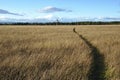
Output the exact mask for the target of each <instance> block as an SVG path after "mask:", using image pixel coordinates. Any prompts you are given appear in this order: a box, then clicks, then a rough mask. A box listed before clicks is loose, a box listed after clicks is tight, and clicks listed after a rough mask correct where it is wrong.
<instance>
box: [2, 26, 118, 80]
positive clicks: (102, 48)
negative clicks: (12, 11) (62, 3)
mask: <svg viewBox="0 0 120 80" xmlns="http://www.w3.org/2000/svg"><path fill="white" fill-rule="evenodd" d="M74 27H75V28H76V31H77V32H73V28H74ZM0 80H120V25H91V26H90V25H81V26H75V25H74V26H72V25H68V26H62V25H61V26H31V25H26V26H13V25H11V26H9V25H4V26H0Z"/></svg>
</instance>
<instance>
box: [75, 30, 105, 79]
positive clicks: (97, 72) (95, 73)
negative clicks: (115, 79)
mask: <svg viewBox="0 0 120 80" xmlns="http://www.w3.org/2000/svg"><path fill="white" fill-rule="evenodd" d="M73 32H74V33H75V34H77V35H78V36H79V38H80V39H82V40H83V42H84V43H85V44H86V45H87V46H88V47H89V48H90V50H91V53H90V56H91V57H92V61H91V67H90V70H89V72H88V80H105V79H106V78H105V59H104V55H102V54H101V53H100V51H99V50H98V49H97V48H96V47H95V46H93V45H92V44H91V43H90V42H89V41H88V40H87V39H86V38H85V37H83V36H82V35H80V34H79V33H78V32H76V31H75V28H74V29H73Z"/></svg>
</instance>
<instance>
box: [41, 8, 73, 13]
mask: <svg viewBox="0 0 120 80" xmlns="http://www.w3.org/2000/svg"><path fill="white" fill-rule="evenodd" d="M39 12H41V13H53V12H72V10H67V9H62V8H57V7H53V6H47V7H45V8H43V9H40V11H39Z"/></svg>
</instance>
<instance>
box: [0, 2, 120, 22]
mask: <svg viewBox="0 0 120 80" xmlns="http://www.w3.org/2000/svg"><path fill="white" fill-rule="evenodd" d="M56 19H59V20H60V21H120V0H34V1H33V0H0V21H9V22H10V21H11V22H12V21H13V22H17V21H18V22H19V21H21V22H22V21H23V22H25V21H26V22H30V21H31V22H46V21H55V20H56Z"/></svg>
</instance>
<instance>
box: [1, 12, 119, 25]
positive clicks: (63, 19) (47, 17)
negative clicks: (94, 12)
mask: <svg viewBox="0 0 120 80" xmlns="http://www.w3.org/2000/svg"><path fill="white" fill-rule="evenodd" d="M56 19H59V21H60V22H76V21H120V18H119V17H94V18H90V17H73V18H70V17H57V16H55V15H52V14H48V15H45V16H38V17H35V18H16V17H14V18H13V17H5V16H0V22H43V23H44V22H55V21H56Z"/></svg>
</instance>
